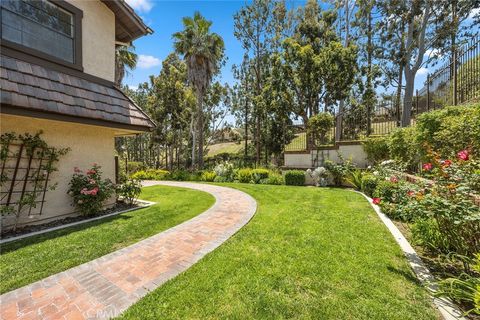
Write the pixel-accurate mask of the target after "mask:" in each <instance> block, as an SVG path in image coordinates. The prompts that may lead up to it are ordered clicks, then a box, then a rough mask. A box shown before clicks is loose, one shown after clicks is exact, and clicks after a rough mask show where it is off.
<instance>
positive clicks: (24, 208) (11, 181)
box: [0, 132, 68, 229]
mask: <svg viewBox="0 0 480 320" xmlns="http://www.w3.org/2000/svg"><path fill="white" fill-rule="evenodd" d="M40 135H41V132H38V133H37V134H35V135H30V134H24V135H18V136H17V135H16V134H15V133H5V134H2V135H1V138H0V146H1V151H0V161H1V172H0V186H1V190H0V208H1V214H2V215H14V217H15V225H14V229H15V228H16V225H17V222H18V219H19V217H20V216H21V215H23V214H27V215H28V216H30V217H31V216H35V215H41V214H42V212H43V208H44V204H45V196H46V193H47V191H48V190H51V189H54V188H55V185H51V184H50V178H51V173H52V172H53V171H55V170H56V168H55V167H54V164H55V163H56V162H57V161H58V160H59V157H60V156H61V155H64V154H65V153H67V152H68V149H57V148H53V147H50V146H48V145H47V143H46V142H45V141H43V140H42V139H41V138H40Z"/></svg>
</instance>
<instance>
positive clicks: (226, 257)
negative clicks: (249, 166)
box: [121, 184, 438, 319]
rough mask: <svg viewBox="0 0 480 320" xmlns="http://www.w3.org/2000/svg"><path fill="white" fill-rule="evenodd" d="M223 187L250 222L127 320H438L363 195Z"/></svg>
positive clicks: (323, 190)
mask: <svg viewBox="0 0 480 320" xmlns="http://www.w3.org/2000/svg"><path fill="white" fill-rule="evenodd" d="M221 185H222V186H223V185H225V184H221ZM227 186H229V187H233V188H236V189H239V190H242V191H245V192H247V193H249V194H251V195H252V196H253V197H254V198H255V199H256V200H257V201H258V211H257V213H256V214H255V216H254V217H253V219H252V220H251V221H250V222H249V223H248V224H247V225H246V226H245V227H243V228H242V229H241V230H240V231H239V232H238V233H237V234H236V235H234V236H233V237H232V238H231V239H229V240H228V241H227V242H226V243H224V244H223V245H222V246H220V247H219V248H217V249H216V250H215V251H213V252H212V253H210V254H209V255H207V256H206V257H204V258H203V259H202V260H201V261H199V262H198V263H197V264H195V265H194V266H192V267H191V268H190V269H188V270H187V271H185V272H184V273H182V274H181V275H179V276H177V277H176V278H174V279H172V280H171V281H169V282H167V283H165V284H164V285H163V286H161V287H160V288H158V289H157V290H155V291H154V292H153V293H151V294H149V295H147V296H146V297H145V298H144V299H142V300H141V301H140V302H138V303H137V304H136V305H134V306H133V307H131V308H130V309H129V310H127V311H126V313H125V314H124V315H123V316H122V317H121V318H122V319H139V318H141V319H188V318H190V319H219V318H224V319H225V318H231V319H239V318H242V319H284V318H292V317H295V318H307V319H308V318H318V317H321V318H322V319H437V318H438V315H437V314H436V312H435V311H434V309H433V308H432V306H431V300H430V298H429V297H428V295H427V292H426V290H425V289H424V288H423V287H422V286H421V285H419V284H418V282H417V280H416V278H415V276H414V275H413V273H412V271H411V269H410V267H409V265H408V264H407V262H406V260H405V258H404V256H403V253H402V252H401V250H400V249H399V248H398V246H397V245H396V243H395V241H394V239H393V238H392V236H391V235H390V234H389V232H388V230H387V229H386V228H385V227H384V226H383V225H382V223H381V222H380V220H379V219H378V218H377V216H376V215H375V213H374V211H373V210H372V209H371V207H370V205H369V204H368V202H367V201H365V200H364V198H363V197H362V196H361V195H359V194H356V193H354V192H351V191H349V190H345V189H332V188H306V187H292V186H268V185H254V184H227Z"/></svg>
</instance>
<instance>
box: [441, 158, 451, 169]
mask: <svg viewBox="0 0 480 320" xmlns="http://www.w3.org/2000/svg"><path fill="white" fill-rule="evenodd" d="M451 165H452V160H448V159H447V160H443V161H442V166H443V167H444V168H447V167H450V166H451Z"/></svg>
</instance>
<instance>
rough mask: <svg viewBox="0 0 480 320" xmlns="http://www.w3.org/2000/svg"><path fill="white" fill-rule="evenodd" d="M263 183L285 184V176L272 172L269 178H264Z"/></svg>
mask: <svg viewBox="0 0 480 320" xmlns="http://www.w3.org/2000/svg"><path fill="white" fill-rule="evenodd" d="M262 183H263V184H273V185H281V184H284V180H283V176H282V175H281V174H278V173H275V172H272V173H270V175H269V176H268V178H267V179H264V180H262Z"/></svg>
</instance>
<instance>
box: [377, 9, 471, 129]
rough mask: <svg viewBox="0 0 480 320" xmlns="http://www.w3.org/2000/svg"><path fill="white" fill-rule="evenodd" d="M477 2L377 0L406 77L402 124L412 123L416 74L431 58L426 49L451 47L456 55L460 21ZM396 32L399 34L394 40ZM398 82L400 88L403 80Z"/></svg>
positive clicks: (440, 49)
mask: <svg viewBox="0 0 480 320" xmlns="http://www.w3.org/2000/svg"><path fill="white" fill-rule="evenodd" d="M478 5H479V2H478V0H454V1H446V0H439V1H437V0H408V1H396V0H379V1H378V6H379V8H380V9H381V10H382V16H383V21H382V26H383V32H384V34H385V36H386V38H387V40H388V39H389V38H391V39H394V41H395V42H396V43H397V44H398V48H399V49H400V56H399V57H398V60H399V61H400V67H401V69H402V71H403V75H404V77H405V93H404V99H403V108H402V118H401V125H402V126H408V125H410V122H411V111H412V100H413V91H414V84H415V77H416V74H417V72H418V70H420V68H421V67H422V66H424V64H425V63H426V62H428V61H430V58H431V57H429V56H428V55H426V54H427V52H434V50H436V51H437V52H441V51H443V52H445V50H450V51H452V55H454V52H455V51H456V49H455V48H456V46H457V44H456V39H457V35H458V32H459V30H460V25H461V22H462V21H464V20H465V19H466V18H467V17H468V16H470V15H471V13H472V10H473V9H474V8H475V7H478ZM475 23H478V21H477V20H475ZM395 34H399V35H400V36H399V37H396V39H395V37H394V35H395ZM448 43H449V44H448ZM386 45H389V43H388V42H386ZM447 48H450V49H447ZM452 48H453V49H452ZM397 52H398V51H397ZM426 56H427V57H426ZM453 61H455V58H454V57H453ZM399 85H400V87H401V86H402V82H400V83H399Z"/></svg>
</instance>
